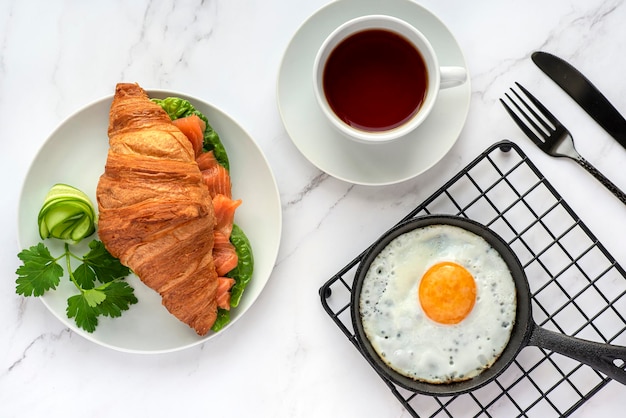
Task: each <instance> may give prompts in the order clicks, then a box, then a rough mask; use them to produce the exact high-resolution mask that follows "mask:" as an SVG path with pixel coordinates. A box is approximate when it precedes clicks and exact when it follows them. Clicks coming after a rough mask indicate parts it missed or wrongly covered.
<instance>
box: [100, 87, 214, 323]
mask: <svg viewBox="0 0 626 418" xmlns="http://www.w3.org/2000/svg"><path fill="white" fill-rule="evenodd" d="M108 133H109V152H108V155H107V162H106V166H105V171H104V174H103V175H102V176H101V177H100V180H99V182H98V186H97V190H96V196H97V201H98V209H99V220H98V234H99V236H100V239H101V240H102V242H103V243H104V245H105V246H106V248H107V249H108V251H109V252H110V253H111V254H112V255H113V256H115V257H118V258H119V259H120V261H121V262H122V263H123V264H124V265H126V266H128V267H129V268H131V269H132V270H133V271H134V272H135V274H137V276H138V277H139V278H140V279H141V280H142V281H143V282H144V283H145V284H146V285H147V286H149V287H151V288H152V289H154V290H156V291H157V292H159V294H160V295H161V297H162V302H163V305H164V306H165V307H166V308H167V309H168V310H169V311H170V312H171V313H172V314H173V315H175V316H176V317H177V318H178V319H179V320H181V321H182V322H184V323H186V324H188V325H189V326H190V327H192V328H193V329H195V331H196V332H197V333H198V334H199V335H204V334H206V333H207V332H208V331H209V330H210V328H211V326H212V325H213V323H214V322H215V318H216V315H217V303H216V300H215V298H216V290H217V281H218V279H217V274H216V272H215V266H214V263H213V256H212V250H213V229H214V227H215V214H214V210H213V204H212V202H211V197H210V195H209V192H208V190H207V188H206V186H205V185H204V184H203V181H202V174H201V172H200V170H199V169H198V165H197V163H196V162H195V158H194V152H193V148H192V146H191V143H190V142H189V140H188V139H187V138H186V137H185V135H184V134H183V133H182V132H180V130H178V128H176V127H175V126H174V125H173V124H172V122H171V120H170V118H169V116H168V115H167V113H166V112H165V111H164V110H163V109H162V108H161V107H160V106H159V105H157V104H155V103H153V102H151V101H150V99H149V98H148V95H147V94H146V92H145V91H144V90H143V89H142V88H141V87H139V86H138V85H137V84H127V83H122V84H118V85H117V86H116V90H115V96H114V98H113V102H112V104H111V110H110V114H109V128H108Z"/></svg>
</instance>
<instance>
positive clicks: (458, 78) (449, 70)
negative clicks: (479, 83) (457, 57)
mask: <svg viewBox="0 0 626 418" xmlns="http://www.w3.org/2000/svg"><path fill="white" fill-rule="evenodd" d="M440 74H441V75H440V79H441V81H440V83H439V87H440V88H442V89H447V88H449V87H456V86H459V85H461V84H463V83H465V81H466V80H467V70H466V69H465V68H464V67H441V68H440Z"/></svg>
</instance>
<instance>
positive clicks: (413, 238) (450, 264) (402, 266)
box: [359, 225, 516, 383]
mask: <svg viewBox="0 0 626 418" xmlns="http://www.w3.org/2000/svg"><path fill="white" fill-rule="evenodd" d="M359 311H360V315H361V322H362V324H363V330H364V332H365V335H366V337H367V339H368V340H369V342H370V343H371V345H372V347H373V348H374V350H375V351H376V353H378V355H379V357H380V358H381V359H382V360H383V361H384V362H385V363H386V364H387V365H388V366H389V367H391V368H392V369H393V370H395V371H396V372H398V373H400V374H402V375H404V376H407V377H409V378H411V379H414V380H419V381H424V382H429V383H449V382H455V381H462V380H467V379H470V378H472V377H474V376H477V375H478V374H480V373H481V372H482V371H483V370H485V369H486V368H488V367H490V366H491V365H492V364H493V363H494V362H495V361H496V360H497V359H498V357H499V356H500V354H501V353H502V351H503V350H504V348H505V347H506V345H507V343H508V341H509V339H510V336H511V331H512V328H513V324H514V322H515V313H516V294H515V282H514V280H513V277H512V275H511V272H510V270H509V268H508V266H507V265H506V262H505V261H504V260H503V259H502V256H501V255H500V254H499V253H498V251H496V250H495V249H494V248H493V247H492V246H491V245H489V243H488V242H487V241H486V240H485V239H484V238H482V237H480V236H478V235H476V234H474V233H472V232H469V231H467V230H465V229H462V228H460V227H456V226H451V225H430V226H426V227H422V228H417V229H414V230H412V231H410V232H407V233H404V234H402V235H400V236H398V237H396V238H395V239H394V240H392V241H391V242H390V243H389V244H388V245H387V246H386V247H385V248H384V249H383V250H382V251H381V252H380V253H379V254H378V255H377V256H376V257H375V258H374V260H373V262H372V263H371V264H370V266H369V268H368V270H367V272H366V275H365V277H364V279H363V283H362V289H361V293H360V300H359Z"/></svg>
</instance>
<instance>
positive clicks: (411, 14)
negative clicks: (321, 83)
mask: <svg viewBox="0 0 626 418" xmlns="http://www.w3.org/2000/svg"><path fill="white" fill-rule="evenodd" d="M367 14H387V15H391V16H394V17H398V18H400V19H404V20H406V21H407V22H409V23H411V24H413V25H415V26H416V27H417V28H418V29H420V30H421V31H422V32H423V33H424V34H425V35H426V37H427V38H428V39H429V40H430V42H431V44H432V46H433V48H434V49H435V52H436V53H437V57H438V58H439V61H440V65H458V66H463V67H465V68H467V65H466V63H465V58H464V56H463V53H462V51H461V49H460V47H459V45H458V43H457V41H456V40H455V38H454V36H453V35H452V33H450V31H449V30H448V28H447V27H446V26H445V25H444V24H443V23H442V22H441V21H440V20H439V19H438V18H437V17H436V16H434V15H433V14H432V13H431V12H429V11H428V10H426V9H424V8H423V7H421V6H420V5H418V4H416V3H413V2H412V1H408V0H385V1H380V0H339V1H333V2H331V3H330V4H328V5H327V6H326V7H324V8H322V9H320V10H318V11H317V12H316V13H315V14H314V15H313V16H311V17H310V18H309V19H307V21H305V22H304V23H303V24H302V26H301V27H300V28H299V29H298V31H297V32H296V34H295V35H294V37H293V38H292V40H291V42H290V43H289V45H288V46H287V49H286V51H285V54H284V56H283V60H282V63H281V66H280V72H279V75H278V86H277V96H278V107H279V110H280V114H281V117H282V119H283V123H284V125H285V128H286V130H287V132H288V133H289V136H290V137H291V139H292V141H293V142H294V144H295V145H296V147H297V148H298V149H299V150H300V152H301V153H302V154H303V155H304V156H305V157H306V158H307V159H308V160H309V161H310V162H311V163H313V164H314V165H315V166H317V167H318V168H319V169H320V170H322V171H325V172H326V173H328V174H330V175H331V176H333V177H336V178H338V179H341V180H344V181H347V182H351V183H356V184H363V185H372V186H375V185H386V184H393V183H398V182H401V181H405V180H408V179H410V178H413V177H415V176H417V175H419V174H421V173H423V172H424V171H426V170H427V169H429V168H430V167H432V166H433V165H435V164H436V163H437V162H438V161H439V160H440V159H441V158H443V156H444V155H445V154H446V153H447V152H448V151H449V150H450V148H452V146H453V145H454V143H455V142H456V140H457V138H458V137H459V135H460V133H461V130H462V129H463V125H464V124H465V119H466V118H467V113H468V110H469V104H470V95H471V87H470V82H469V80H468V82H466V83H464V84H463V85H461V86H458V87H454V88H450V89H446V90H442V91H441V92H440V94H439V99H438V101H437V104H436V105H435V107H434V108H433V110H432V112H431V114H430V116H429V117H428V119H427V120H426V122H424V123H423V124H422V125H421V126H420V127H419V128H418V129H417V130H416V131H414V132H413V133H411V134H410V135H408V136H407V137H405V138H402V140H401V141H398V142H394V143H391V144H374V145H368V144H359V143H356V142H354V141H351V140H349V139H347V138H345V137H343V136H341V135H340V134H339V133H337V131H335V130H334V129H333V128H332V126H331V125H330V124H329V123H328V122H327V121H326V120H325V119H324V117H323V114H322V112H321V110H320V109H319V107H318V105H317V103H316V101H315V97H314V95H313V74H312V72H313V60H314V58H315V55H316V53H317V50H318V48H319V47H320V45H321V44H322V42H323V41H324V39H325V38H326V37H327V36H328V35H329V34H330V33H331V32H332V31H333V30H334V29H335V28H336V27H337V26H339V25H340V24H342V23H343V22H345V21H347V20H350V19H352V18H355V17H358V16H362V15H367Z"/></svg>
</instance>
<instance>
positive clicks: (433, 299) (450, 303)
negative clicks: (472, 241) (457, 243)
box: [418, 261, 476, 325]
mask: <svg viewBox="0 0 626 418" xmlns="http://www.w3.org/2000/svg"><path fill="white" fill-rule="evenodd" d="M418 292H419V301H420V303H421V305H422V309H423V310H424V313H426V315H427V316H428V317H429V318H430V319H432V320H433V321H435V322H438V323H440V324H446V325H453V324H458V323H459V322H461V321H462V320H463V319H465V317H467V315H469V313H470V312H471V311H472V308H473V307H474V303H475V302H476V282H475V281H474V278H473V277H472V275H471V274H470V272H469V271H467V270H466V269H465V268H464V267H463V266H461V265H459V264H456V263H453V262H449V261H444V262H441V263H437V264H435V265H433V266H432V267H431V268H429V269H428V271H426V273H424V276H423V277H422V281H421V282H420V285H419V291H418Z"/></svg>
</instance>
